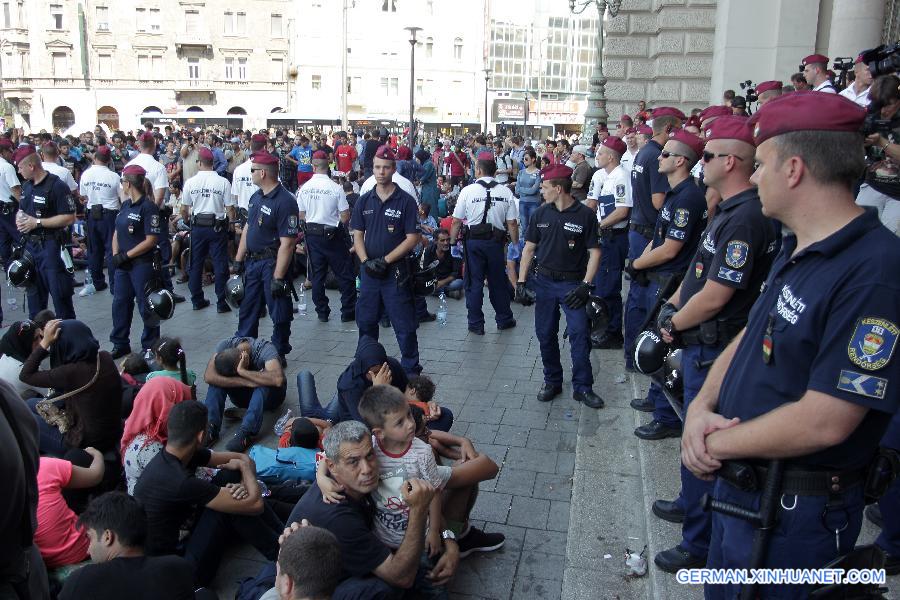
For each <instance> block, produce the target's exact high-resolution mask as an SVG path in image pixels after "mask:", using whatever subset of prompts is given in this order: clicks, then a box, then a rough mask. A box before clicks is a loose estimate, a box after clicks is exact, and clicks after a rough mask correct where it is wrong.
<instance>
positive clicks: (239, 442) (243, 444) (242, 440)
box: [225, 429, 252, 452]
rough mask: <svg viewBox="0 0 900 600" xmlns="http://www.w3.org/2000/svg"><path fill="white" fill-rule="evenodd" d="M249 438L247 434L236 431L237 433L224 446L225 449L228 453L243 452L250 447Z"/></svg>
mask: <svg viewBox="0 0 900 600" xmlns="http://www.w3.org/2000/svg"><path fill="white" fill-rule="evenodd" d="M251 438H252V436H251V435H250V434H249V433H247V432H245V431H243V430H240V429H238V432H237V433H235V434H234V435H233V436H232V438H231V439H230V440H228V443H227V444H225V449H226V450H228V451H229V452H245V451H246V450H247V448H249V447H250V443H251Z"/></svg>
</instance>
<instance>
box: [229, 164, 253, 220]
mask: <svg viewBox="0 0 900 600" xmlns="http://www.w3.org/2000/svg"><path fill="white" fill-rule="evenodd" d="M258 189H259V186H258V185H256V184H255V183H253V177H252V175H251V173H250V160H249V159H248V160H247V161H246V162H244V163H242V164H240V165H238V166H237V167H235V169H234V175H233V176H232V177H231V197H232V199H233V200H234V205H233V206H237V207H238V208H243V209H244V210H248V209H249V208H250V196H252V195H253V194H255V193H256V190H258Z"/></svg>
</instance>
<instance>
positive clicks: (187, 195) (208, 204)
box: [181, 146, 235, 313]
mask: <svg viewBox="0 0 900 600" xmlns="http://www.w3.org/2000/svg"><path fill="white" fill-rule="evenodd" d="M197 154H198V155H199V157H200V164H199V169H198V171H197V174H196V175H194V176H193V177H191V178H190V179H188V180H187V181H186V182H185V183H184V188H183V189H182V190H181V216H182V217H183V218H184V221H185V222H186V223H187V222H190V224H191V264H190V271H189V273H190V274H189V279H188V287H189V288H190V290H191V303H192V304H193V305H194V310H200V309H203V308H206V307H207V306H209V300H207V299H206V298H204V297H203V265H204V264H205V263H206V257H207V256H208V255H212V263H213V272H214V273H215V277H216V310H217V311H218V312H220V313H227V312H231V307H229V306H228V303H227V302H226V301H225V281H226V280H227V279H228V222H229V221H234V218H235V210H234V204H235V203H234V198H233V197H232V195H231V184H230V183H228V180H227V179H225V178H224V177H222V176H220V175H219V174H218V173H216V172H215V171H214V170H213V161H214V159H213V153H212V151H211V150H210V149H209V148H207V147H205V146H204V147H201V148H200V149H199V150H198V151H197Z"/></svg>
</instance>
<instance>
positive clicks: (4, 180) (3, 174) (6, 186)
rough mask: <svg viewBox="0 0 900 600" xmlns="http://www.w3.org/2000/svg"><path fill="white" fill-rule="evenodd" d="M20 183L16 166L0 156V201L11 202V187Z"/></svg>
mask: <svg viewBox="0 0 900 600" xmlns="http://www.w3.org/2000/svg"><path fill="white" fill-rule="evenodd" d="M116 179H118V177H116ZM21 185H22V184H21V183H20V182H19V177H18V176H17V175H16V168H15V167H14V166H12V165H11V164H9V163H8V162H6V160H4V158H3V157H2V156H0V202H12V200H10V199H9V197H10V196H12V189H13V188H14V187H16V186H20V187H21Z"/></svg>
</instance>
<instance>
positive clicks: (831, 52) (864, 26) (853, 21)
mask: <svg viewBox="0 0 900 600" xmlns="http://www.w3.org/2000/svg"><path fill="white" fill-rule="evenodd" d="M823 25H824V24H823ZM883 27H884V0H834V8H833V10H832V13H831V34H830V35H829V37H828V42H829V43H828V58H830V59H832V60H834V59H835V58H836V57H838V56H852V57H853V58H856V55H857V54H859V53H860V52H861V51H862V50H868V49H869V48H874V47H875V46H877V45H879V44H880V43H881V30H882V28H883ZM892 41H893V40H892Z"/></svg>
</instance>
